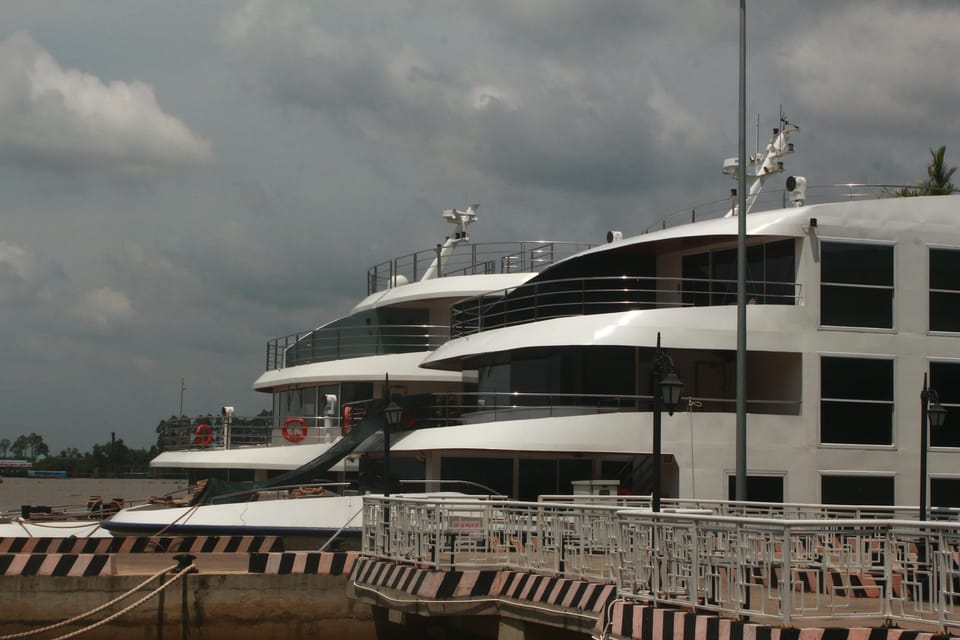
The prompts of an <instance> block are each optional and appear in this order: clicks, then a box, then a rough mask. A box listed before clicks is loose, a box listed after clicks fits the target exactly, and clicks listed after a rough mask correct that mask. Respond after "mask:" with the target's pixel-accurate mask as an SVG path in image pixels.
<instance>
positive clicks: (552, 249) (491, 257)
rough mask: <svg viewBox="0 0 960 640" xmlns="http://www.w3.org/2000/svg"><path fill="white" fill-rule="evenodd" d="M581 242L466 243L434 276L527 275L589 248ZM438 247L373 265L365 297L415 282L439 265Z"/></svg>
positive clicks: (368, 273) (444, 262)
mask: <svg viewBox="0 0 960 640" xmlns="http://www.w3.org/2000/svg"><path fill="white" fill-rule="evenodd" d="M592 246H593V245H591V244H587V243H583V242H554V241H542V240H538V241H527V242H486V243H484V242H481V243H476V244H473V243H471V244H466V245H461V246H460V247H457V248H456V250H455V251H454V252H453V253H452V254H451V255H450V256H447V257H446V258H444V260H443V261H442V266H441V268H440V269H439V271H438V272H437V274H436V277H438V278H442V277H447V276H465V275H478V274H492V273H530V272H535V271H540V270H541V269H543V268H545V267H547V266H549V265H551V264H553V263H554V262H557V261H558V260H562V259H563V258H566V257H569V256H572V255H573V254H575V253H579V252H580V251H584V250H585V249H589V248H590V247H592ZM439 257H440V245H437V247H436V248H434V249H427V250H425V251H417V252H416V253H411V254H408V255H405V256H400V257H398V258H393V259H392V260H388V261H386V262H381V263H380V264H377V265H374V266H373V267H370V269H368V270H367V295H370V294H372V293H376V292H378V291H385V290H387V289H390V288H391V287H395V286H398V285H399V284H402V283H406V282H416V281H417V280H420V279H421V278H422V277H423V276H424V274H426V273H427V271H428V269H429V268H430V265H431V264H433V263H434V262H435V261H437V262H438V263H439V262H440V261H439V260H438V258H439Z"/></svg>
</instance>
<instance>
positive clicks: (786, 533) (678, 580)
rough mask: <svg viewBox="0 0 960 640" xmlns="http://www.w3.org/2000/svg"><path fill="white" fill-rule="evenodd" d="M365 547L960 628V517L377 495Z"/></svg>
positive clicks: (656, 593)
mask: <svg viewBox="0 0 960 640" xmlns="http://www.w3.org/2000/svg"><path fill="white" fill-rule="evenodd" d="M363 552H364V554H365V555H368V556H373V557H377V558H382V559H387V560H393V561H396V562H409V563H416V564H419V565H426V566H431V567H434V568H437V569H441V570H442V569H449V568H453V567H456V568H458V569H462V568H467V567H474V568H480V567H483V568H502V569H512V570H523V571H534V572H540V573H546V574H551V575H562V576H566V577H574V578H582V579H588V580H594V581H602V582H608V583H614V584H616V585H617V587H618V591H619V595H620V597H623V598H627V599H634V600H639V601H644V602H652V603H657V604H665V605H675V606H688V607H689V606H696V607H697V608H698V609H700V610H705V611H713V612H716V613H718V614H721V615H726V616H733V617H738V618H743V617H750V618H751V619H752V620H755V621H764V622H768V623H774V624H781V625H784V626H796V625H798V624H799V623H800V622H801V621H802V622H804V623H814V624H826V623H828V622H829V623H830V624H845V623H846V624H857V625H865V626H869V625H884V624H898V625H906V626H911V627H917V628H922V629H932V628H936V629H939V630H940V631H947V630H949V629H952V630H957V629H960V615H958V611H957V606H958V605H960V523H957V522H925V523H921V522H919V521H916V520H891V519H877V518H872V519H866V518H862V519H849V518H821V519H815V518H812V517H809V518H803V519H785V518H770V517H733V516H724V515H718V514H716V513H713V512H710V511H709V510H707V509H690V510H684V509H682V508H681V509H678V510H677V511H675V512H664V513H659V514H654V513H652V512H650V511H648V510H645V509H637V508H634V509H624V508H622V507H618V506H605V505H600V504H576V503H572V502H568V503H563V502H551V501H542V502H537V503H531V502H509V501H491V500H486V501H484V500H474V499H466V498H445V499H442V500H441V499H436V498H431V497H409V496H407V497H391V498H384V497H382V496H367V497H365V498H364V532H363Z"/></svg>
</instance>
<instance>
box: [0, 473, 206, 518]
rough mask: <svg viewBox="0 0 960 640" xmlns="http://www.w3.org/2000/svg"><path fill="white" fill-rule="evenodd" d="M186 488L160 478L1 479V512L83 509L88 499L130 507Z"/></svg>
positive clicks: (176, 481)
mask: <svg viewBox="0 0 960 640" xmlns="http://www.w3.org/2000/svg"><path fill="white" fill-rule="evenodd" d="M186 486H187V481H186V480H171V479H159V478H3V482H0V512H2V511H10V510H16V511H19V510H20V506H21V505H25V504H29V505H32V506H38V505H44V506H48V507H62V506H74V505H86V503H87V498H89V497H90V496H100V497H101V498H103V501H104V502H109V501H110V500H112V499H114V498H123V499H124V501H125V502H126V503H127V504H130V503H131V502H140V501H142V500H144V499H146V498H149V497H150V496H161V495H163V494H165V493H170V492H171V491H176V490H178V489H184V488H186Z"/></svg>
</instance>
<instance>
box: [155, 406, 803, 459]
mask: <svg viewBox="0 0 960 640" xmlns="http://www.w3.org/2000/svg"><path fill="white" fill-rule="evenodd" d="M424 397H426V396H424ZM684 401H685V403H686V405H685V406H687V407H688V409H690V410H693V408H694V407H695V408H696V411H697V412H705V413H732V412H734V411H735V410H736V398H733V397H729V398H713V397H704V396H696V397H693V396H691V397H688V398H684ZM368 402H369V401H361V402H351V403H348V404H347V405H344V406H349V407H350V409H351V411H350V414H351V418H350V419H349V420H348V422H347V424H346V425H345V424H344V418H343V415H344V412H343V407H339V408H337V409H332V410H331V411H330V412H327V413H324V414H322V415H302V416H286V415H284V416H280V417H274V416H256V417H248V418H243V417H234V418H232V420H230V421H229V422H227V421H225V420H224V418H222V417H220V416H207V417H199V418H182V419H179V420H178V419H176V418H172V419H170V420H164V421H163V422H162V423H161V424H160V427H158V429H157V430H158V432H159V434H160V438H159V446H160V449H161V450H164V451H182V450H186V449H198V450H205V449H218V448H219V449H222V448H239V447H258V446H296V445H298V444H311V443H325V442H333V441H334V440H336V439H337V438H339V437H340V435H341V434H342V433H343V431H344V429H345V428H347V429H349V428H350V427H352V426H356V425H357V424H359V422H360V421H361V420H362V419H363V415H364V413H365V409H366V405H367V404H368ZM652 403H653V398H652V396H649V395H615V394H597V393H594V394H590V393H523V392H516V391H511V392H500V393H498V392H492V391H486V392H475V393H435V394H430V395H429V400H428V401H426V402H424V403H422V404H420V405H419V406H418V408H416V409H411V410H409V411H408V412H406V413H405V414H404V426H403V428H404V429H428V428H433V427H449V426H456V425H462V424H477V423H486V422H505V421H509V420H525V419H532V418H549V417H561V416H572V415H593V414H610V413H634V412H647V411H651V410H652ZM800 405H801V402H800V400H799V399H795V400H791V399H786V398H758V397H750V398H747V408H748V410H749V411H750V412H751V413H754V414H765V415H785V416H796V415H800ZM288 422H289V424H287V423H288ZM203 425H206V426H207V427H209V431H208V430H207V429H206V428H204V427H203ZM285 425H286V426H287V430H286V432H287V434H289V433H291V432H295V434H302V435H303V438H299V437H294V438H293V440H291V439H289V438H288V437H285V435H284V426H285Z"/></svg>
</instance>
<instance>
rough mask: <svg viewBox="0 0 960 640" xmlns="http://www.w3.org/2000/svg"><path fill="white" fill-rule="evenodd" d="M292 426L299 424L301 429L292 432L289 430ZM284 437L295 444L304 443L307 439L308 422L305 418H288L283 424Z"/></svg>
mask: <svg viewBox="0 0 960 640" xmlns="http://www.w3.org/2000/svg"><path fill="white" fill-rule="evenodd" d="M291 424H299V425H300V428H299V429H298V430H295V431H291V430H289V429H288V428H287V427H289V426H290V425H291ZM283 437H284V438H286V439H287V440H288V441H290V442H292V443H294V444H297V443H298V442H303V439H304V438H306V437H307V421H306V420H304V419H303V418H287V419H286V420H285V421H284V422H283Z"/></svg>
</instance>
